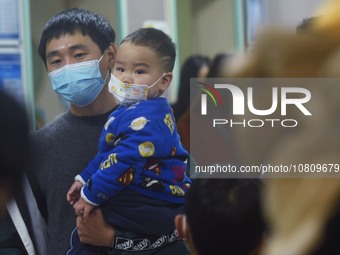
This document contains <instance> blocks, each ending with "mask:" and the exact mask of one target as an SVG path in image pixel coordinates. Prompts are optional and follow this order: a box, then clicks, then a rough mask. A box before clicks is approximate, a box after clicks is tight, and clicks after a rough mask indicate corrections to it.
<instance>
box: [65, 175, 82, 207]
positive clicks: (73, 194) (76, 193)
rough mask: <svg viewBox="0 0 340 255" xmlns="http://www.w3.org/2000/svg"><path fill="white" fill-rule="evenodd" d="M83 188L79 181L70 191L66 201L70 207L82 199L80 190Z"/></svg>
mask: <svg viewBox="0 0 340 255" xmlns="http://www.w3.org/2000/svg"><path fill="white" fill-rule="evenodd" d="M82 187H83V184H81V183H80V182H78V181H75V182H74V183H73V184H72V186H71V188H70V189H69V191H68V192H67V194H66V199H67V201H68V202H69V203H70V205H74V204H75V203H76V202H77V201H78V200H79V198H80V190H81V188H82Z"/></svg>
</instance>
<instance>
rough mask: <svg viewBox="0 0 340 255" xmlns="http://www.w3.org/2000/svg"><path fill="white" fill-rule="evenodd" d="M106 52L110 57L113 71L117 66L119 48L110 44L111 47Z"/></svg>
mask: <svg viewBox="0 0 340 255" xmlns="http://www.w3.org/2000/svg"><path fill="white" fill-rule="evenodd" d="M106 52H107V54H108V57H109V69H112V68H113V67H114V65H115V60H116V56H117V48H116V45H115V44H114V43H110V45H109V47H107V49H106Z"/></svg>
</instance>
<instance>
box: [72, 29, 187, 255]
mask: <svg viewBox="0 0 340 255" xmlns="http://www.w3.org/2000/svg"><path fill="white" fill-rule="evenodd" d="M175 57H176V51H175V45H174V43H173V42H172V41H171V39H170V38H169V36H167V35H166V34H165V33H164V32H162V31H160V30H157V29H153V28H141V29H138V30H137V31H135V32H133V33H132V34H130V35H128V36H127V37H126V38H125V39H124V40H123V41H122V42H121V44H120V46H119V49H118V52H117V58H116V62H115V66H114V71H113V74H112V76H111V80H110V82H109V91H110V92H112V94H113V95H114V97H115V98H116V100H117V101H118V102H119V103H120V104H121V106H120V107H119V108H118V109H117V110H116V111H115V112H113V113H112V114H111V115H110V117H109V118H108V121H107V123H106V124H105V127H104V129H103V132H102V135H101V137H100V141H99V152H98V154H97V155H96V157H95V158H94V159H93V160H92V161H91V162H90V163H89V165H88V166H87V168H86V169H85V170H84V171H83V172H82V173H81V174H80V175H77V176H76V177H75V182H74V183H73V185H72V186H71V188H70V190H69V192H68V194H67V200H68V201H69V202H70V204H71V205H73V206H74V209H75V212H76V214H77V216H82V217H83V218H84V220H85V221H86V219H87V217H88V215H89V213H91V211H92V210H93V209H94V208H95V207H97V206H100V207H101V209H102V211H103V214H104V216H105V218H106V220H107V222H108V223H109V224H111V225H112V226H114V227H115V229H116V236H115V239H114V243H113V245H112V251H110V252H113V253H110V254H125V252H141V251H143V252H142V253H138V254H156V253H155V252H157V251H158V250H160V249H162V250H164V249H169V251H171V254H187V251H186V249H185V246H184V243H183V241H182V240H178V238H177V231H176V229H175V225H174V218H175V216H176V214H178V213H179V212H183V205H184V202H185V194H186V192H187V190H188V188H189V186H190V183H191V181H190V179H189V178H188V177H187V176H186V168H187V164H186V160H187V157H188V153H187V151H186V150H185V149H184V148H183V147H182V145H181V143H180V139H179V135H178V133H177V128H176V125H175V121H174V116H173V114H172V110H171V107H170V106H169V104H168V102H167V100H166V99H165V98H163V97H161V95H162V94H163V92H164V91H165V90H166V89H167V88H168V86H169V85H170V83H171V80H172V77H173V76H172V70H173V66H174V61H175ZM84 139H86V138H84ZM71 246H72V247H71V249H70V251H69V252H68V254H82V255H84V254H94V253H95V252H100V251H101V250H103V252H102V253H100V254H107V252H108V251H107V248H103V247H99V248H97V247H94V246H90V245H85V244H82V243H80V241H79V238H78V237H77V233H76V231H74V232H73V234H72V239H71ZM164 246H166V247H164ZM95 254H97V253H95Z"/></svg>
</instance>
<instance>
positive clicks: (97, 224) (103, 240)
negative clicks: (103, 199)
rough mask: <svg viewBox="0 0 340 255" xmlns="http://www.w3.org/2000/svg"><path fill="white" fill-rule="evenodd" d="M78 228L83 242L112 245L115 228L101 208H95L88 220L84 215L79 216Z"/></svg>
mask: <svg viewBox="0 0 340 255" xmlns="http://www.w3.org/2000/svg"><path fill="white" fill-rule="evenodd" d="M77 228H78V234H79V238H80V241H81V242H82V243H86V244H91V245H95V246H105V247H112V243H113V240H114V235H115V230H114V228H113V227H112V226H110V225H109V224H108V223H106V221H105V219H104V216H103V213H102V211H101V210H100V209H99V208H95V209H94V210H93V211H92V212H91V213H90V214H89V216H88V218H87V220H86V222H85V221H84V220H83V218H82V217H77Z"/></svg>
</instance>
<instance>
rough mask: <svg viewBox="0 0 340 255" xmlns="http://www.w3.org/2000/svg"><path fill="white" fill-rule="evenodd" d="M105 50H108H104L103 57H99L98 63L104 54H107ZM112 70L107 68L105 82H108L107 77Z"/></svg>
mask: <svg viewBox="0 0 340 255" xmlns="http://www.w3.org/2000/svg"><path fill="white" fill-rule="evenodd" d="M105 52H106V50H104V53H103V54H102V55H101V57H100V58H99V59H98V63H99V62H100V61H101V60H102V59H103V57H104V55H105ZM110 71H111V70H110V68H108V69H107V73H106V76H105V79H104V82H105V83H106V79H107V77H108V76H109V74H110V73H111V72H110Z"/></svg>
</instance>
